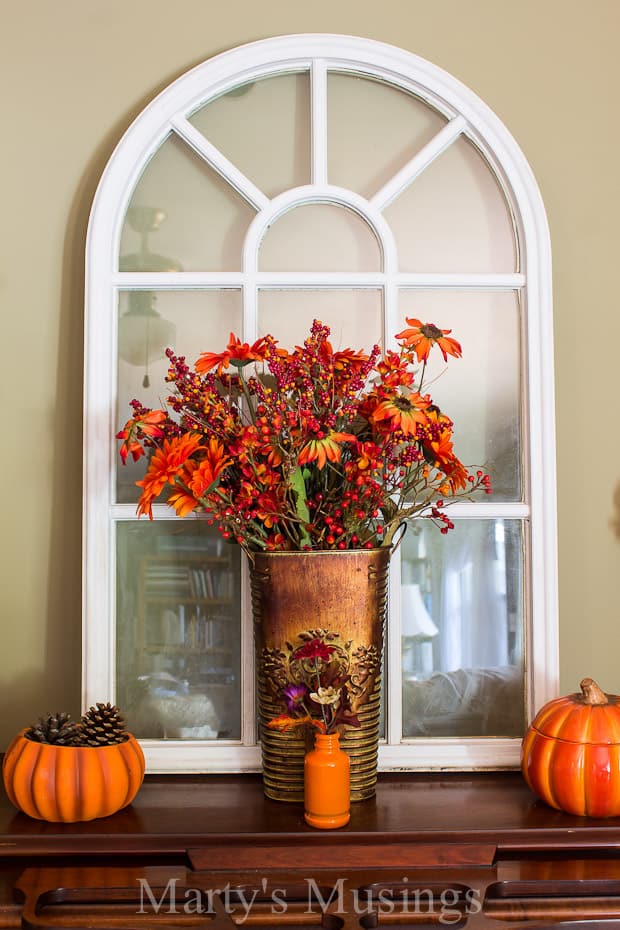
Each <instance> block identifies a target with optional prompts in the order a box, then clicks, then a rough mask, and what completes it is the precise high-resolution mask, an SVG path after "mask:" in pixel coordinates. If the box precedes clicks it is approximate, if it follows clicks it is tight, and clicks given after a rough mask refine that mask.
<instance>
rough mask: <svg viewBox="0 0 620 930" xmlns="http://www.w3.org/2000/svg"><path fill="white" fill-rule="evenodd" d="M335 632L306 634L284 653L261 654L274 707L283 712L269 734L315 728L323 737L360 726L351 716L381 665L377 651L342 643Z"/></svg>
mask: <svg viewBox="0 0 620 930" xmlns="http://www.w3.org/2000/svg"><path fill="white" fill-rule="evenodd" d="M339 638H340V636H339V634H338V633H334V632H331V631H330V630H307V631H305V632H303V633H300V634H299V639H300V640H301V641H302V643H301V645H299V646H296V647H295V646H293V645H292V644H291V643H287V644H286V650H287V651H282V650H279V649H265V650H263V655H262V661H263V667H264V670H265V676H266V678H267V679H268V680H269V681H270V683H271V690H272V696H273V699H274V701H275V702H276V704H278V703H279V704H281V705H282V706H284V707H285V708H286V713H283V714H278V715H277V716H274V717H273V718H272V719H271V720H270V721H269V723H268V726H269V727H270V728H271V729H276V730H281V731H283V732H286V731H287V730H290V729H292V728H298V727H306V726H313V727H315V728H316V729H318V730H319V731H320V732H322V733H335V732H336V731H337V730H339V729H341V728H343V727H347V726H348V727H359V726H360V721H359V719H358V717H357V715H356V713H355V708H356V705H357V703H358V701H359V699H360V698H361V697H362V696H363V695H364V693H365V691H366V689H367V687H368V686H369V685H370V684H371V683H372V682H373V681H374V677H373V676H374V674H375V673H376V672H377V671H378V670H379V667H380V664H381V660H380V657H379V654H378V652H377V650H376V648H374V647H372V646H357V647H356V648H355V649H354V648H353V646H352V643H351V641H349V642H347V643H344V644H341V643H339V642H338V640H339Z"/></svg>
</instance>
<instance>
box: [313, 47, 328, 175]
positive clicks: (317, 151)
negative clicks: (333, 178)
mask: <svg viewBox="0 0 620 930" xmlns="http://www.w3.org/2000/svg"><path fill="white" fill-rule="evenodd" d="M310 75H311V87H312V92H311V100H312V104H311V106H312V112H311V125H310V131H311V138H312V183H313V184H327V65H326V63H325V62H324V61H323V60H322V59H315V61H313V63H312V68H311V71H310Z"/></svg>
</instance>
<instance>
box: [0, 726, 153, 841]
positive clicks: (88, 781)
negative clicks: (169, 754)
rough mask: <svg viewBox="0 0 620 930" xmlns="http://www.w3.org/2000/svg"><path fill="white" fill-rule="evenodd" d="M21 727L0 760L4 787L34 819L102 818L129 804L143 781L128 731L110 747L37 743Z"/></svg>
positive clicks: (138, 755) (139, 756) (137, 751)
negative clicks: (123, 738)
mask: <svg viewBox="0 0 620 930" xmlns="http://www.w3.org/2000/svg"><path fill="white" fill-rule="evenodd" d="M26 732H27V731H26V730H22V731H21V732H20V733H18V734H17V736H16V737H15V738H14V739H13V741H12V743H11V744H10V745H9V747H8V749H7V751H6V753H5V756H4V761H3V764H2V776H3V779H4V787H5V789H6V793H7V795H8V797H9V800H10V801H11V803H12V804H14V805H15V807H17V808H18V809H19V810H21V811H23V812H24V813H25V814H28V815H29V816H30V817H35V818H36V819H37V820H49V821H52V822H63V823H75V822H76V821H80V820H94V819H95V818H96V817H108V816H109V815H110V814H114V813H115V812H116V811H118V810H120V809H121V808H122V807H126V806H127V804H131V802H132V801H133V799H134V798H135V796H136V794H137V793H138V790H139V788H140V786H141V785H142V781H143V779H144V753H143V752H142V748H141V746H140V744H139V743H138V741H137V740H136V738H135V737H134V736H132V735H131V733H129V734H128V735H127V739H126V740H125V741H124V742H122V743H115V744H113V745H111V746H97V747H94V746H57V745H49V744H46V743H38V742H35V741H34V740H31V739H28V738H27V737H26V735H25V734H26Z"/></svg>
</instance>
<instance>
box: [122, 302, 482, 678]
mask: <svg viewBox="0 0 620 930" xmlns="http://www.w3.org/2000/svg"><path fill="white" fill-rule="evenodd" d="M406 322H407V328H406V329H404V330H403V331H402V332H401V333H399V334H398V335H397V336H396V339H397V341H398V345H399V349H398V351H395V350H388V351H386V352H384V353H381V350H380V349H379V347H378V346H374V347H373V348H372V350H371V351H370V352H369V353H366V352H363V351H361V350H354V349H349V348H347V349H343V350H341V351H334V349H333V347H332V345H331V343H330V341H329V336H330V330H329V327H327V326H325V325H323V324H322V323H321V322H319V321H318V320H315V321H314V323H313V325H312V327H311V330H310V334H309V336H308V338H307V339H306V340H305V342H304V344H303V345H302V346H297V347H295V348H294V349H293V350H292V351H287V350H285V349H283V348H281V347H280V346H279V345H278V343H277V341H276V340H275V339H274V338H273V337H272V336H270V335H268V336H265V337H263V338H261V339H258V340H257V341H256V342H254V343H253V344H252V345H250V344H248V343H245V342H242V341H241V340H240V339H239V338H238V337H236V336H235V335H234V334H233V333H231V334H230V341H229V343H228V345H227V347H226V348H225V349H224V351H223V352H219V353H214V352H203V353H202V354H201V355H200V357H199V358H198V360H197V361H196V363H195V365H194V368H193V369H192V368H190V367H189V366H188V365H187V364H186V360H185V357H183V356H177V355H175V353H174V352H173V351H172V350H171V349H167V350H166V354H167V357H168V360H169V370H168V374H167V378H166V380H167V382H168V383H169V384H170V385H171V393H170V395H169V397H168V398H167V401H166V404H167V409H165V410H164V409H156V410H154V409H150V408H147V407H145V406H143V404H142V403H141V402H140V401H138V400H133V401H132V402H131V407H132V410H133V415H132V417H131V419H130V420H129V421H128V422H127V423H126V424H125V426H124V428H123V429H122V430H121V431H120V432H119V433H118V434H117V438H118V439H121V440H122V445H121V447H120V455H121V458H122V460H123V462H126V461H127V458H128V456H131V457H132V458H133V460H134V461H137V460H138V459H139V458H140V457H141V456H142V455H145V454H148V466H147V469H146V473H145V475H144V478H143V479H142V480H140V481H138V482H136V483H137V484H138V485H139V486H140V487H141V489H142V491H141V495H140V499H139V502H138V514H139V515H148V516H149V517H151V519H152V505H153V502H154V501H156V500H157V499H158V498H159V497H160V495H165V496H166V497H165V499H166V503H167V504H168V505H169V506H171V507H173V508H174V510H175V511H176V513H177V515H178V516H180V517H185V516H187V515H188V514H190V513H193V512H202V513H204V514H205V516H206V518H207V521H208V522H209V523H212V524H214V525H216V526H217V528H218V529H219V531H220V533H221V534H222V536H223V537H224V538H226V539H231V540H234V541H236V542H237V543H239V545H240V546H242V547H243V548H244V550H245V551H246V552H248V553H251V552H252V551H258V550H270V551H273V550H304V549H358V548H374V547H377V546H382V545H383V546H389V545H392V544H393V541H394V536H395V533H396V532H397V530H398V528H399V527H400V526H401V525H403V523H404V521H406V520H407V519H408V518H410V517H413V516H416V515H420V516H425V517H428V518H429V519H431V520H432V521H434V522H435V523H436V524H437V525H438V526H439V527H440V529H441V532H442V533H447V532H448V530H449V529H450V528H452V526H453V524H452V522H451V521H450V520H449V519H448V517H447V516H446V514H445V512H444V510H443V507H444V503H445V498H450V500H454V499H456V498H458V497H465V496H469V495H470V494H471V493H472V492H473V491H475V490H478V489H481V490H483V491H485V492H486V493H490V491H491V487H490V479H489V476H488V475H486V474H485V473H484V472H483V471H481V470H478V471H476V472H475V474H471V473H470V472H469V471H468V470H467V469H466V468H465V466H464V465H463V464H462V463H461V462H460V460H459V459H458V458H457V456H456V455H455V453H454V449H453V442H452V432H453V423H452V421H451V420H450V418H449V417H448V416H447V415H446V414H445V413H444V412H443V411H442V410H440V409H439V407H438V406H437V405H436V404H434V403H433V401H432V399H431V397H430V395H429V394H428V393H426V392H425V389H424V375H425V372H426V365H427V360H428V357H429V353H430V352H431V350H432V349H433V348H434V347H435V346H436V347H437V348H438V349H439V350H440V351H441V353H442V355H443V357H444V361H447V357H448V355H450V356H452V357H455V358H459V357H460V356H461V346H460V344H459V343H458V342H457V341H456V339H453V338H452V337H451V336H450V335H449V334H450V330H447V329H443V330H442V329H439V328H438V327H437V326H435V325H434V324H432V323H422V322H421V321H420V320H418V319H413V318H406ZM317 693H318V692H317Z"/></svg>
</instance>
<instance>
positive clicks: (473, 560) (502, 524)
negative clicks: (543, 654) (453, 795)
mask: <svg viewBox="0 0 620 930" xmlns="http://www.w3.org/2000/svg"><path fill="white" fill-rule="evenodd" d="M454 523H455V528H454V529H453V530H450V532H449V533H448V534H447V535H445V536H444V535H441V534H440V533H439V531H438V530H437V528H436V527H434V526H433V525H432V523H431V522H430V521H428V520H424V519H418V520H414V521H411V522H410V524H409V526H408V529H407V532H406V534H405V537H404V540H403V542H402V544H401V580H402V588H401V592H402V604H401V633H402V649H403V658H402V671H403V736H405V737H411V736H506V737H517V736H522V735H523V729H524V725H525V719H526V718H525V691H524V628H523V623H522V620H521V618H522V617H523V557H522V546H523V527H522V524H521V521H519V520H502V519H488V520H476V519H468V520H458V519H456V520H455V521H454Z"/></svg>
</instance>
